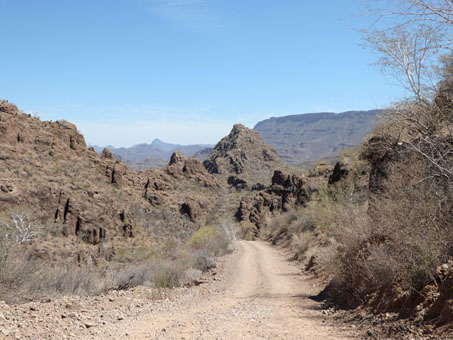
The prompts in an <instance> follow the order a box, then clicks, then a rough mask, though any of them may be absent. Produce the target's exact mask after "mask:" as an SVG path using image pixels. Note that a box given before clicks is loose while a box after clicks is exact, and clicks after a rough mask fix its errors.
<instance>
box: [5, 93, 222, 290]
mask: <svg viewBox="0 0 453 340" xmlns="http://www.w3.org/2000/svg"><path fill="white" fill-rule="evenodd" d="M218 193H219V186H218V184H217V182H216V180H215V178H214V177H213V176H212V175H210V174H209V173H208V172H207V171H206V170H205V169H204V167H203V165H202V163H201V161H199V160H198V159H194V158H190V159H185V158H183V157H180V158H179V159H178V161H175V160H173V161H172V162H170V164H169V165H168V166H167V167H165V168H164V169H163V170H154V169H149V170H147V171H145V172H143V173H141V174H137V173H136V172H135V171H133V170H131V169H129V168H128V167H127V166H126V165H125V164H124V163H122V162H121V161H119V160H115V159H114V158H113V156H112V154H111V153H110V151H108V150H106V149H105V150H104V151H103V152H102V155H101V156H99V155H98V154H97V153H96V152H95V151H94V149H93V148H87V147H86V144H85V140H84V137H83V136H82V135H81V134H80V133H79V132H78V131H77V128H76V126H75V125H73V124H71V123H69V122H67V121H64V120H59V121H56V122H50V121H40V120H39V119H38V118H35V117H31V116H30V115H28V114H24V113H22V112H20V111H19V110H18V109H17V107H16V106H15V105H13V104H11V103H8V102H6V101H0V211H1V215H0V227H1V228H2V229H0V262H1V263H0V295H1V282H2V280H7V279H6V278H5V277H3V274H5V273H4V272H3V268H1V267H2V266H3V265H5V264H4V262H3V261H9V260H8V258H10V259H11V258H12V257H8V256H6V255H8V253H5V252H6V251H7V249H8V248H7V247H6V246H5V244H11V238H9V236H8V233H6V234H5V233H4V231H5V230H4V229H3V228H5V227H6V228H7V229H6V230H9V229H11V228H14V227H11V225H14V223H16V222H17V221H19V220H21V221H25V222H27V226H29V227H30V228H31V229H36V230H28V229H26V228H25V227H24V228H25V229H24V228H22V229H20V230H19V229H18V228H16V229H17V232H18V233H19V234H18V240H21V239H22V238H24V241H20V242H19V241H17V242H19V244H20V246H21V248H20V249H22V247H24V249H22V251H23V252H24V251H25V250H26V249H28V250H29V251H30V254H29V257H28V258H27V260H26V261H29V260H33V261H35V260H36V261H37V260H38V259H39V261H43V262H44V263H49V262H50V263H52V262H54V263H57V264H61V265H62V264H70V263H84V264H86V265H99V266H100V265H101V264H103V265H104V264H105V265H106V266H107V265H108V266H110V265H111V262H110V261H111V260H112V259H115V258H118V257H119V258H122V257H123V256H124V255H122V254H124V252H125V251H126V249H142V250H141V252H143V251H145V253H146V251H151V250H146V249H153V248H154V249H155V248H158V247H160V246H161V245H162V244H164V243H165V242H168V241H169V240H174V241H175V242H176V241H178V240H184V239H186V238H187V237H188V236H190V234H191V233H192V232H193V231H194V230H196V228H197V227H198V226H199V225H203V224H204V223H206V221H207V219H208V218H210V219H212V218H214V216H216V214H217V211H216V210H214V207H215V204H216V201H215V200H214V199H213V198H215V197H217V195H218ZM25 222H23V223H25ZM27 228H28V227H27ZM24 230H25V231H24ZM5 235H6V236H5ZM19 237H20V238H19ZM17 242H16V243H13V244H12V245H18V243H17ZM143 249H145V250H143ZM28 250H27V252H28ZM129 252H131V253H130V254H134V252H135V250H134V251H132V250H127V251H126V253H127V254H129ZM4 256H6V257H4ZM128 256H129V255H128ZM131 256H132V255H131ZM134 256H135V255H134ZM103 265H102V266H103ZM11 266H14V267H17V264H14V263H11ZM24 266H25V265H24Z"/></svg>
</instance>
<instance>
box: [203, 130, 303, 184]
mask: <svg viewBox="0 0 453 340" xmlns="http://www.w3.org/2000/svg"><path fill="white" fill-rule="evenodd" d="M203 164H204V166H205V167H206V169H207V170H208V171H209V172H210V173H211V174H216V175H220V177H223V178H228V179H229V181H230V182H234V181H236V182H240V181H245V182H247V183H248V184H249V185H253V184H256V183H261V184H265V185H268V184H270V183H271V179H272V176H273V174H274V171H275V170H283V171H289V172H298V170H297V169H295V168H293V167H292V166H291V165H289V164H287V163H285V162H284V161H283V160H282V159H281V158H280V157H279V156H278V154H277V153H276V152H275V150H274V149H272V148H271V147H270V146H268V145H267V144H266V143H264V142H263V140H262V139H261V137H260V135H259V134H258V132H256V131H253V130H251V129H248V128H246V127H245V126H243V125H241V124H236V125H234V127H233V129H232V130H231V132H230V134H229V135H228V136H226V137H224V138H222V140H221V141H220V142H219V143H217V145H216V146H215V147H214V149H213V150H212V152H211V153H210V155H209V156H208V157H207V158H206V160H205V161H204V162H203Z"/></svg>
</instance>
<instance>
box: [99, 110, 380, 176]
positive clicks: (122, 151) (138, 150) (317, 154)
mask: <svg viewBox="0 0 453 340" xmlns="http://www.w3.org/2000/svg"><path fill="white" fill-rule="evenodd" d="M382 112H383V111H382V110H370V111H347V112H343V113H332V112H320V113H306V114H299V115H290V116H284V117H277V118H276V117H272V118H269V119H266V120H263V121H261V122H259V123H258V124H256V125H255V127H254V130H255V131H257V132H258V133H259V134H260V136H261V138H262V139H263V140H264V142H265V143H267V144H268V145H270V146H271V147H273V148H274V149H275V150H276V151H277V154H278V155H279V156H280V157H281V158H282V159H284V160H285V161H287V162H289V163H292V164H296V165H300V164H304V163H307V162H310V161H313V160H318V159H324V158H331V157H334V156H336V155H337V154H338V151H341V150H343V149H345V148H348V147H352V146H355V145H357V144H358V143H359V142H360V141H361V140H362V139H363V138H364V137H365V136H366V135H367V134H369V133H370V132H371V131H372V129H373V127H374V126H375V124H376V119H377V116H378V115H379V114H380V113H382ZM93 147H94V149H95V150H96V151H97V152H98V153H101V152H102V150H103V147H100V146H97V145H93ZM213 148H214V145H209V144H196V145H181V144H171V143H166V142H163V141H161V140H159V139H155V140H154V141H153V142H152V143H151V144H137V145H134V146H132V147H129V148H115V147H113V146H107V149H109V150H110V151H111V152H112V153H113V155H114V156H115V157H116V158H120V159H121V160H122V161H123V162H124V163H126V164H127V165H128V166H129V167H131V168H132V169H134V170H137V171H142V170H145V169H148V168H161V167H163V166H165V165H166V164H167V163H168V161H169V160H170V157H171V155H172V153H173V152H175V151H180V152H182V153H183V154H184V155H185V156H186V157H196V158H198V159H200V160H202V161H203V160H205V159H206V158H207V157H208V156H209V155H210V153H211V152H212V150H213Z"/></svg>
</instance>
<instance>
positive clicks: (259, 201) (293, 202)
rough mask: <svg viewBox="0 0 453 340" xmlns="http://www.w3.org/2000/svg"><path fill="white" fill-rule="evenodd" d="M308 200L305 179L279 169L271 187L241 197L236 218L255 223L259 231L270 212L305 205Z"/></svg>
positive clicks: (273, 177) (275, 173)
mask: <svg viewBox="0 0 453 340" xmlns="http://www.w3.org/2000/svg"><path fill="white" fill-rule="evenodd" d="M307 201H308V193H307V190H306V188H305V181H304V179H303V178H302V177H300V176H296V175H289V174H285V173H283V172H281V171H279V170H277V171H275V172H274V175H273V176H272V184H271V185H270V186H269V187H267V188H264V189H263V190H259V191H258V192H257V193H256V194H255V195H250V196H244V197H243V198H242V199H241V202H240V205H239V209H238V211H237V212H236V218H237V220H238V221H239V222H242V221H247V222H251V223H253V224H254V225H255V226H256V227H257V230H258V231H259V230H260V229H261V228H262V227H263V226H264V225H265V220H266V217H267V216H269V214H270V213H280V212H286V211H289V210H291V209H295V208H297V207H300V206H303V205H305V204H306V203H307Z"/></svg>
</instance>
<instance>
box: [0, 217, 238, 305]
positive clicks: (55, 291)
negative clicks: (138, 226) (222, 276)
mask: <svg viewBox="0 0 453 340" xmlns="http://www.w3.org/2000/svg"><path fill="white" fill-rule="evenodd" d="M5 223H7V222H3V224H1V226H3V228H2V229H1V230H0V242H1V245H2V247H1V248H0V261H1V266H0V287H4V288H6V289H0V292H2V293H3V294H5V293H6V294H8V291H21V292H27V293H28V295H29V296H30V297H33V296H35V297H40V296H58V295H71V294H76V295H96V294H99V293H101V292H104V291H106V290H110V289H127V288H130V287H134V286H138V285H146V286H151V287H156V288H174V287H178V286H181V285H184V284H186V283H188V282H189V281H190V280H193V279H198V278H199V276H200V275H201V273H202V272H203V271H205V270H208V269H210V268H212V267H215V264H216V260H215V257H216V256H220V255H223V254H225V253H226V252H227V251H229V250H230V249H231V247H230V244H231V242H232V241H233V239H234V233H233V232H232V229H231V226H229V225H227V224H225V223H220V224H218V225H216V226H203V227H201V228H200V229H198V230H197V231H195V232H194V233H193V234H192V235H191V237H190V238H188V239H187V241H185V242H183V241H181V240H174V239H172V240H167V242H165V243H164V244H162V245H161V247H154V248H151V247H146V246H143V245H141V246H138V247H130V248H120V249H115V250H114V255H113V256H112V259H111V261H100V260H98V261H92V262H89V263H88V262H87V263H85V261H82V262H77V261H76V260H69V261H68V260H65V259H60V260H58V261H51V260H50V259H46V258H43V257H37V256H36V253H34V252H33V251H29V250H28V249H29V248H27V247H26V246H25V244H24V243H21V242H19V241H18V240H20V238H18V235H15V234H14V235H13V234H12V231H14V230H12V229H11V228H9V227H8V228H6V227H5V225H6V224H5ZM43 230H44V229H43ZM50 230H51V231H52V230H53V229H50ZM7 231H8V232H7ZM19 236H20V235H19ZM35 241H39V239H36V240H35V239H34V238H30V239H29V240H27V242H28V243H33V242H35ZM0 300H6V301H9V300H10V299H9V297H8V296H7V295H5V296H0Z"/></svg>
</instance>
